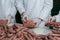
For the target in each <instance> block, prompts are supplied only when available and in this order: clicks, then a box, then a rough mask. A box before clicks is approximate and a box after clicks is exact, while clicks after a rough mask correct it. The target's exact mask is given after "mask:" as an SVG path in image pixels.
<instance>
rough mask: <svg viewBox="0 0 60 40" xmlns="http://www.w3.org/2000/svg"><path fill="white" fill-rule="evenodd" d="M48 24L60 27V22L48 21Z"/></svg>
mask: <svg viewBox="0 0 60 40" xmlns="http://www.w3.org/2000/svg"><path fill="white" fill-rule="evenodd" d="M46 26H52V27H60V22H47V23H46Z"/></svg>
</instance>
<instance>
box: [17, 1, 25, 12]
mask: <svg viewBox="0 0 60 40" xmlns="http://www.w3.org/2000/svg"><path fill="white" fill-rule="evenodd" d="M16 7H17V10H18V11H19V13H22V12H25V8H24V4H23V0H16Z"/></svg>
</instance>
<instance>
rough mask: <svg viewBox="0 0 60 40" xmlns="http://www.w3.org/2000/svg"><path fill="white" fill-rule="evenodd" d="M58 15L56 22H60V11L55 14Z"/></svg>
mask: <svg viewBox="0 0 60 40" xmlns="http://www.w3.org/2000/svg"><path fill="white" fill-rule="evenodd" d="M55 17H56V22H60V19H59V18H60V11H59V14H58V15H56V16H55Z"/></svg>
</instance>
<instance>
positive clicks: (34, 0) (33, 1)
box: [24, 0, 44, 10]
mask: <svg viewBox="0 0 60 40" xmlns="http://www.w3.org/2000/svg"><path fill="white" fill-rule="evenodd" d="M43 5H44V0H24V7H25V9H28V10H31V9H32V8H35V7H36V8H41V7H43Z"/></svg>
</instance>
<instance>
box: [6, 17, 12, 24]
mask: <svg viewBox="0 0 60 40" xmlns="http://www.w3.org/2000/svg"><path fill="white" fill-rule="evenodd" d="M11 18H12V17H11V16H8V17H6V18H5V19H7V20H8V24H9V23H10V21H11Z"/></svg>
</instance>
